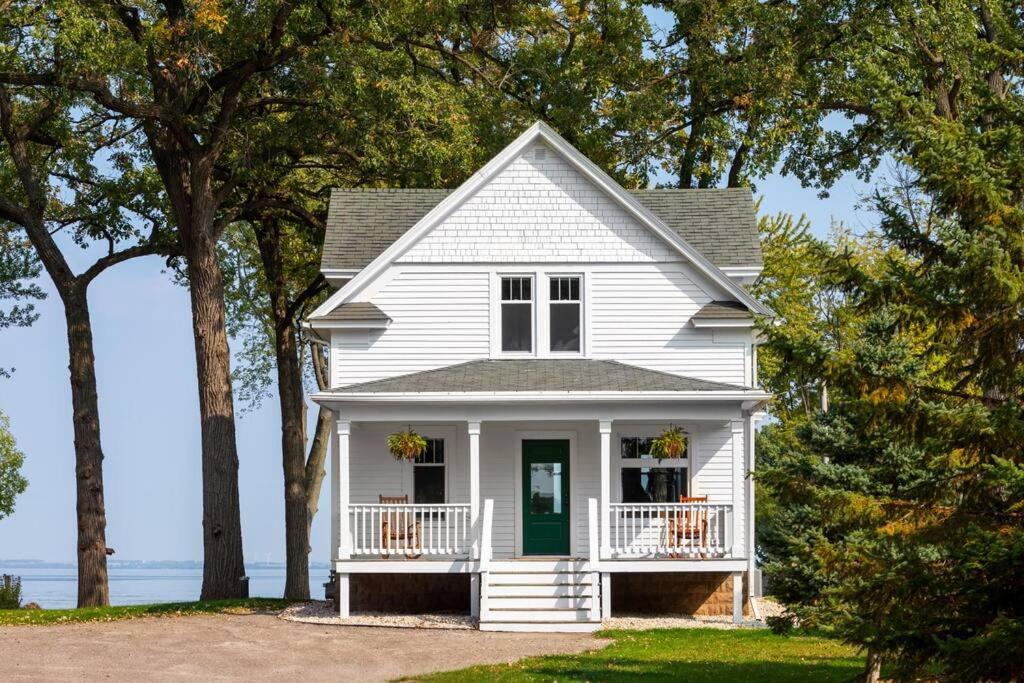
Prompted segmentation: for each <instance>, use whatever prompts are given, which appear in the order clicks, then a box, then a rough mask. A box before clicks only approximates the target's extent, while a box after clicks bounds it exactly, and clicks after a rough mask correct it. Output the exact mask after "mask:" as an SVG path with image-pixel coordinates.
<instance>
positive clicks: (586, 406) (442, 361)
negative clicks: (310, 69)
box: [307, 123, 770, 630]
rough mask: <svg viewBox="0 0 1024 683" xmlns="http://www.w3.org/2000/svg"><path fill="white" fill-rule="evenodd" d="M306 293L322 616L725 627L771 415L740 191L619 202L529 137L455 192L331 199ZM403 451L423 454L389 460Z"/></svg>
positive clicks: (602, 178) (742, 600)
mask: <svg viewBox="0 0 1024 683" xmlns="http://www.w3.org/2000/svg"><path fill="white" fill-rule="evenodd" d="M322 267H323V272H324V275H325V276H326V277H327V278H328V279H330V280H331V281H332V282H333V283H334V284H336V285H337V286H338V289H337V291H335V292H334V293H333V295H332V296H331V297H330V298H329V299H328V300H327V301H326V302H325V303H324V304H323V305H322V306H320V307H319V308H318V309H317V310H316V311H315V312H314V313H313V314H312V315H311V316H310V317H309V320H308V322H307V326H308V327H309V328H310V329H311V330H312V331H313V332H314V333H315V334H316V335H318V336H319V337H320V338H321V339H323V340H324V342H325V343H327V344H329V345H330V373H331V387H332V388H331V389H330V390H329V391H322V392H319V393H317V394H315V395H314V396H313V399H314V400H315V401H316V402H317V403H319V404H321V405H324V406H327V407H328V408H330V409H331V411H332V412H333V415H334V419H335V420H336V429H335V433H334V441H333V448H332V456H331V457H332V460H331V467H330V473H329V477H330V486H331V514H332V522H333V524H332V542H331V558H330V560H331V562H332V566H333V568H334V571H335V573H336V581H335V587H336V591H335V593H336V594H335V602H336V605H337V606H338V609H339V612H340V613H341V614H342V615H348V614H349V613H350V611H357V610H358V611H405V612H420V613H422V612H431V611H437V610H464V611H466V612H467V613H470V614H472V615H473V616H477V617H479V623H480V628H482V629H492V630H593V629H595V628H599V627H600V624H601V620H602V618H606V617H608V616H610V615H614V614H616V613H634V612H642V611H648V612H658V613H689V614H724V615H732V617H733V618H734V619H735V620H740V619H741V618H742V615H743V611H744V609H745V605H746V597H747V596H748V595H749V593H750V587H751V586H755V587H756V585H757V582H756V581H751V578H752V577H753V576H754V575H755V565H754V552H753V547H754V546H753V537H754V516H753V514H752V512H753V504H754V500H753V491H754V489H753V484H752V481H751V478H750V473H751V471H752V470H753V468H754V439H753V424H754V422H753V420H754V415H755V413H756V412H757V411H759V410H760V409H761V407H762V406H763V405H764V403H765V402H766V401H767V400H768V399H769V398H770V397H769V395H768V394H766V393H765V392H763V391H761V390H760V389H758V388H757V377H756V371H755V366H756V343H757V339H756V334H755V330H754V318H755V316H767V315H770V311H768V310H767V309H766V308H765V307H764V306H763V305H762V304H760V303H758V302H757V301H755V300H754V299H753V298H752V297H751V296H750V294H749V293H748V292H747V291H746V289H745V288H744V285H746V284H749V283H750V282H751V281H752V280H753V278H754V277H756V276H757V274H758V272H759V271H760V268H761V252H760V247H759V242H758V235H757V230H756V226H755V212H754V205H753V201H752V198H751V194H750V192H749V191H748V190H741V189H730V190H642V191H629V190H625V189H623V188H622V187H621V186H619V185H618V184H617V183H616V182H615V181H614V180H612V179H611V178H610V177H609V176H607V175H606V174H605V173H603V172H602V171H601V170H600V169H598V168H597V167H596V166H595V165H594V164H593V163H591V162H590V161H589V160H588V159H586V158H585V157H584V156H582V155H581V154H580V153H579V152H578V151H576V150H575V149H574V148H573V147H572V146H571V145H569V144H568V143H567V142H566V141H565V140H563V139H562V138H561V137H559V136H558V135H557V134H556V133H555V132H554V131H552V130H551V129H550V128H548V127H547V126H545V125H543V124H540V123H538V124H536V125H534V126H532V127H531V128H530V129H529V130H527V131H526V132H525V133H523V134H522V135H521V136H520V137H519V138H518V139H516V140H515V141H514V142H513V143H512V144H510V145H509V146H508V147H507V148H506V149H505V150H504V151H502V152H501V153H500V154H499V155H498V156H496V157H495V158H494V159H493V160H491V161H490V162H489V163H488V164H487V165H486V166H484V167H483V168H481V169H480V170H479V171H478V172H477V173H476V174H475V175H473V176H472V177H471V178H470V179H469V180H467V181H466V182H465V183H464V184H463V185H462V186H461V187H459V188H458V189H456V190H454V191H447V190H401V189H393V190H337V191H335V192H334V193H333V194H332V197H331V205H330V214H329V218H328V228H327V235H326V240H325V245H324V253H323V265H322ZM671 427H676V428H679V429H680V430H682V432H683V433H684V439H685V450H684V451H683V452H682V453H680V454H679V455H678V457H672V458H662V459H660V460H659V459H657V458H655V457H652V456H651V455H650V448H651V443H652V439H653V438H654V437H657V436H659V435H660V434H662V433H663V432H664V431H665V430H666V429H669V428H671ZM407 430H412V431H415V432H416V433H418V434H419V435H421V436H422V437H424V438H425V439H426V441H427V448H426V450H425V451H423V452H422V453H421V454H420V455H418V456H416V457H414V458H413V459H412V460H400V459H396V458H395V457H393V456H392V455H391V453H390V452H389V450H388V446H387V443H386V442H387V438H388V436H389V435H391V434H394V433H397V432H404V431H407ZM677 442H678V441H677Z"/></svg>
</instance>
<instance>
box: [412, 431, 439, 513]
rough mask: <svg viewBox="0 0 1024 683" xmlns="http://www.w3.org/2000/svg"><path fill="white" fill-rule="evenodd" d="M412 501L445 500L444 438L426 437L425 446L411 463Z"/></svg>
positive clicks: (432, 502) (422, 502)
mask: <svg viewBox="0 0 1024 683" xmlns="http://www.w3.org/2000/svg"><path fill="white" fill-rule="evenodd" d="M412 481H413V485H412V501H413V502H414V503H421V504H438V503H444V502H445V483H444V482H445V462H444V439H427V447H426V448H425V449H424V451H423V453H421V454H420V455H418V456H416V459H415V460H414V461H413V464H412Z"/></svg>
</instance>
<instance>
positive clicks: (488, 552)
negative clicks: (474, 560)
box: [480, 498, 494, 619]
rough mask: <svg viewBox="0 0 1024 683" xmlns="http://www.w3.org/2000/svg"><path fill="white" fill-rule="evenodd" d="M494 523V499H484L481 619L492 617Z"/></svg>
mask: <svg viewBox="0 0 1024 683" xmlns="http://www.w3.org/2000/svg"><path fill="white" fill-rule="evenodd" d="M493 521H494V499H493V498H485V499H484V514H483V518H482V519H481V520H480V619H486V618H487V617H488V616H489V615H490V608H489V606H488V603H489V592H490V585H489V583H490V582H489V581H488V579H489V573H488V572H489V570H490V564H491V559H492V557H493V552H494V548H493V547H492V545H493V544H492V543H491V531H492V530H491V527H492V526H493Z"/></svg>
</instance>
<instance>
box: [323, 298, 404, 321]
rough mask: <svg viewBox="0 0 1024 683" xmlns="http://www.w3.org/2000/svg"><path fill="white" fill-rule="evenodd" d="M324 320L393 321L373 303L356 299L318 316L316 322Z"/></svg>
mask: <svg viewBox="0 0 1024 683" xmlns="http://www.w3.org/2000/svg"><path fill="white" fill-rule="evenodd" d="M324 321H329V322H345V323H364V322H379V323H386V322H391V318H389V317H388V316H387V314H386V313H385V312H384V311H382V310H380V309H379V308H377V307H376V306H374V305H373V304H371V303H367V302H361V301H358V302H355V301H354V302H350V303H347V304H342V305H340V306H338V307H337V308H335V309H334V310H333V311H331V312H330V313H328V314H327V315H323V316H320V317H319V318H317V319H316V321H315V322H324Z"/></svg>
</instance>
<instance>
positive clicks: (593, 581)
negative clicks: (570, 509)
mask: <svg viewBox="0 0 1024 683" xmlns="http://www.w3.org/2000/svg"><path fill="white" fill-rule="evenodd" d="M599 514H600V513H599V512H598V505H597V498H589V499H588V500H587V536H588V539H587V540H588V541H589V543H588V545H589V549H590V552H589V553H588V557H587V559H588V560H589V561H590V620H591V621H600V620H601V575H600V573H599V571H600V569H601V562H600V550H599V547H600V546H599V545H598V544H599V543H600V539H599V537H598V533H599V532H598V515H599Z"/></svg>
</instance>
